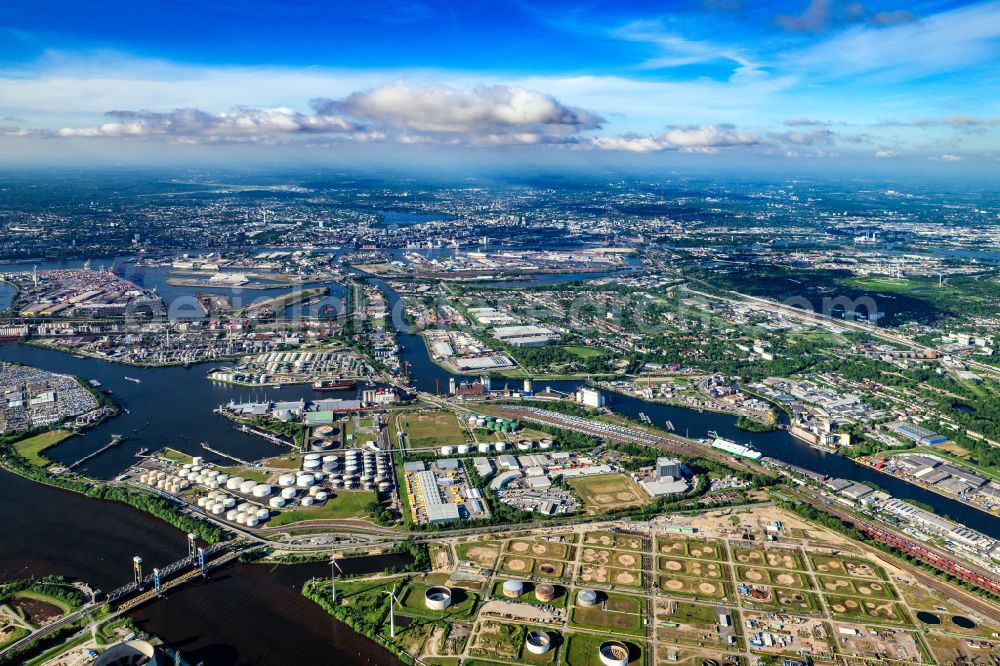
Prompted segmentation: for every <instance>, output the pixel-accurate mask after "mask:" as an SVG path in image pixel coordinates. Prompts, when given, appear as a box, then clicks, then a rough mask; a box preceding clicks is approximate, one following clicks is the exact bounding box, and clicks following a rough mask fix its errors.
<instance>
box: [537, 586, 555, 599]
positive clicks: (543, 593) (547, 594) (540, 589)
mask: <svg viewBox="0 0 1000 666" xmlns="http://www.w3.org/2000/svg"><path fill="white" fill-rule="evenodd" d="M535 598H536V599H538V600H539V601H541V602H542V603H548V602H550V601H552V600H553V599H555V598H556V588H555V586H554V585H549V584H548V583H539V584H538V585H536V586H535Z"/></svg>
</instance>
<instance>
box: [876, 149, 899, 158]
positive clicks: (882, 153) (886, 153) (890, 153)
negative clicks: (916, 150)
mask: <svg viewBox="0 0 1000 666" xmlns="http://www.w3.org/2000/svg"><path fill="white" fill-rule="evenodd" d="M898 156H899V152H898V151H895V150H892V149H890V148H884V149H882V150H877V151H875V157H878V158H881V159H884V158H888V157H898Z"/></svg>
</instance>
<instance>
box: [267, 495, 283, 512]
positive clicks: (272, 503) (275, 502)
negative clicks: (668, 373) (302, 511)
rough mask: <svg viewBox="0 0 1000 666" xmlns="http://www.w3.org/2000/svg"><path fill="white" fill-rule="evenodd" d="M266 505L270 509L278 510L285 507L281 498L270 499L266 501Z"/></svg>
mask: <svg viewBox="0 0 1000 666" xmlns="http://www.w3.org/2000/svg"><path fill="white" fill-rule="evenodd" d="M267 505H268V506H269V507H271V508H272V509H280V508H281V507H283V506H285V499H284V498H283V497H272V498H271V499H269V500H268V501H267Z"/></svg>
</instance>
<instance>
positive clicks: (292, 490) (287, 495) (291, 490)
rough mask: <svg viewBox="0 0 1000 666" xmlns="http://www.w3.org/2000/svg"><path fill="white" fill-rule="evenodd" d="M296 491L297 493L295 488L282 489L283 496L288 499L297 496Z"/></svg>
mask: <svg viewBox="0 0 1000 666" xmlns="http://www.w3.org/2000/svg"><path fill="white" fill-rule="evenodd" d="M295 493H296V490H295V488H283V489H282V491H281V496H282V497H283V498H285V499H286V500H290V499H292V498H293V497H295Z"/></svg>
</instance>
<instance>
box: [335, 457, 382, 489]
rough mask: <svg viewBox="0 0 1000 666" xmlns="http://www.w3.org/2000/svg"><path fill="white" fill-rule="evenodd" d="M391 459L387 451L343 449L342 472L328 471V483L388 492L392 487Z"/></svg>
mask: <svg viewBox="0 0 1000 666" xmlns="http://www.w3.org/2000/svg"><path fill="white" fill-rule="evenodd" d="M392 476H393V475H392V461H391V460H390V458H389V454H388V453H384V452H382V451H372V450H369V449H365V450H364V451H359V450H358V449H345V450H344V474H343V476H341V475H340V474H338V473H337V472H336V471H331V473H330V485H331V486H332V487H334V488H339V487H341V486H343V487H344V488H347V489H349V490H353V489H357V488H364V489H365V490H375V489H376V488H378V489H379V491H381V492H388V491H389V490H390V489H391V488H392Z"/></svg>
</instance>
